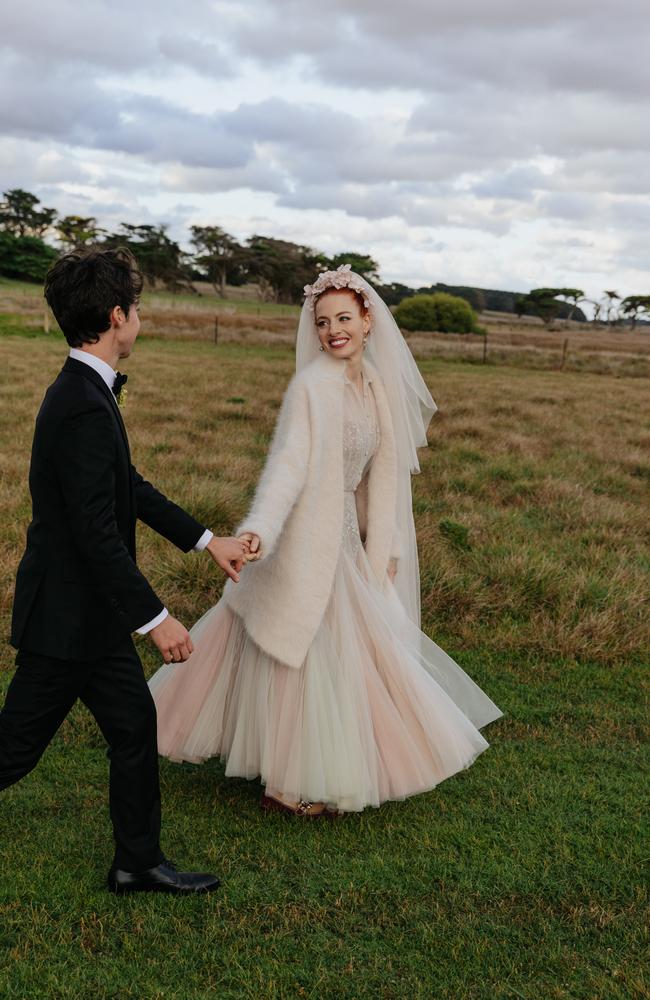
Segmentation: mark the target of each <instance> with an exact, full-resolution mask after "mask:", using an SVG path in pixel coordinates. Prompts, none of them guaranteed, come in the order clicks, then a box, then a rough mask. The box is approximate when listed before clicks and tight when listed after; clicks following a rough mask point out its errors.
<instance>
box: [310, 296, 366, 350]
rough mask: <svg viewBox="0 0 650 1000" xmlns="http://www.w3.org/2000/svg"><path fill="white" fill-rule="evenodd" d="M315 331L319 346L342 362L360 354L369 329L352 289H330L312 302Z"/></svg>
mask: <svg viewBox="0 0 650 1000" xmlns="http://www.w3.org/2000/svg"><path fill="white" fill-rule="evenodd" d="M315 319H316V332H317V333H318V339H319V340H320V342H321V347H322V348H323V349H324V350H325V351H327V352H328V353H329V354H333V355H334V356H335V357H337V358H341V359H342V360H344V361H351V360H352V361H354V360H357V359H358V358H360V357H361V355H362V354H363V340H364V337H366V336H367V335H368V332H369V330H370V316H369V315H368V313H367V312H366V311H365V310H363V309H362V307H361V304H360V303H359V299H358V298H357V296H356V295H355V294H354V292H350V291H347V290H346V289H340V290H339V289H332V290H331V291H327V292H323V294H322V295H321V296H320V298H319V299H318V301H317V302H316V317H315Z"/></svg>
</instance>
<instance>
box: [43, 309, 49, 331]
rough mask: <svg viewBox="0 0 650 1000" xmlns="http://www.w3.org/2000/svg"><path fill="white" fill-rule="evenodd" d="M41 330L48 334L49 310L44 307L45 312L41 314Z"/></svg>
mask: <svg viewBox="0 0 650 1000" xmlns="http://www.w3.org/2000/svg"><path fill="white" fill-rule="evenodd" d="M43 329H44V330H45V332H46V333H49V332H50V310H49V309H48V308H47V306H46V307H45V310H44V312H43Z"/></svg>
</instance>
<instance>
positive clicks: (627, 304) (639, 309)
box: [621, 295, 650, 330]
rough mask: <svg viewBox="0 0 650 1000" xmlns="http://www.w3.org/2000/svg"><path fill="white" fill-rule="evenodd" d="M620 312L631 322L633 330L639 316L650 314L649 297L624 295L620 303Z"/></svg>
mask: <svg viewBox="0 0 650 1000" xmlns="http://www.w3.org/2000/svg"><path fill="white" fill-rule="evenodd" d="M621 312H622V313H623V315H624V316H626V317H627V319H629V320H631V321H632V329H633V330H634V329H635V327H636V324H637V320H638V319H639V316H641V315H643V314H644V313H645V314H646V315H648V314H650V295H626V297H625V298H624V299H623V300H622V302H621Z"/></svg>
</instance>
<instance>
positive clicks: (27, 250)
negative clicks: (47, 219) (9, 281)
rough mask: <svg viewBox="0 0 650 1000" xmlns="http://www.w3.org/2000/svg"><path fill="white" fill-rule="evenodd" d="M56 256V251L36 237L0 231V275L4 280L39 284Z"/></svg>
mask: <svg viewBox="0 0 650 1000" xmlns="http://www.w3.org/2000/svg"><path fill="white" fill-rule="evenodd" d="M56 256H57V253H56V250H55V249H54V248H53V247H51V246H48V244H47V243H44V242H43V240H41V239H39V238H38V236H14V235H13V233H8V232H2V231H0V274H2V275H3V276H4V277H5V278H15V279H17V280H19V281H37V282H41V281H43V280H44V278H45V274H46V272H47V269H48V267H49V266H50V264H51V263H52V261H53V260H54V259H55V257H56Z"/></svg>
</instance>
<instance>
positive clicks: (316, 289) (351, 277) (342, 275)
mask: <svg viewBox="0 0 650 1000" xmlns="http://www.w3.org/2000/svg"><path fill="white" fill-rule="evenodd" d="M328 288H350V289H352V291H354V292H359V294H360V295H362V296H363V304H364V306H365V308H366V309H369V308H370V299H369V298H368V286H367V284H366V282H365V281H364V280H363V278H360V277H359V275H358V274H355V273H354V271H353V270H352V265H351V264H341V266H340V267H337V269H336V271H323V272H322V274H319V275H318V277H317V278H316V281H315V282H314V284H313V285H305V302H306V303H307V306H308V307H309V309H311V311H312V312H314V311H315V308H316V300H317V299H318V296H319V295H322V294H323V292H324V291H325V290H326V289H328Z"/></svg>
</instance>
